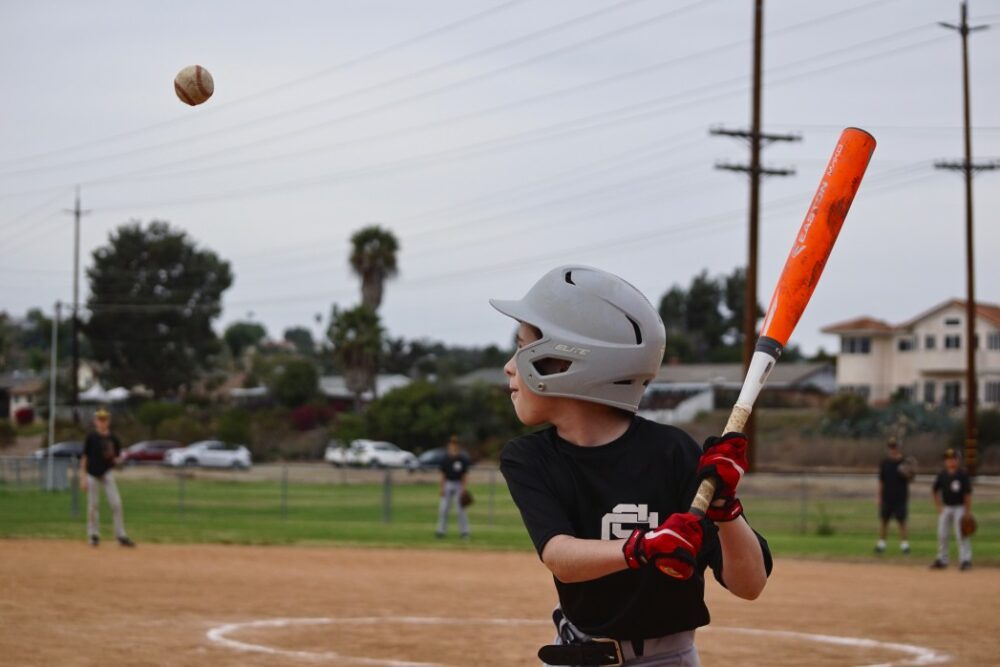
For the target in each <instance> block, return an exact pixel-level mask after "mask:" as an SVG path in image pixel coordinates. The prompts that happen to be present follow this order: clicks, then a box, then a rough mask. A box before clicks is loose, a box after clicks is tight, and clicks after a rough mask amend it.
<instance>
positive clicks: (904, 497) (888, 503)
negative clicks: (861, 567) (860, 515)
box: [875, 438, 915, 554]
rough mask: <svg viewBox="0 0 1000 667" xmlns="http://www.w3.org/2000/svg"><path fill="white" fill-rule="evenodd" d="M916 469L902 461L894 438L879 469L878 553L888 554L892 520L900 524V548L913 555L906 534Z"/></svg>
mask: <svg viewBox="0 0 1000 667" xmlns="http://www.w3.org/2000/svg"><path fill="white" fill-rule="evenodd" d="M914 472H915V471H914V470H913V467H912V465H911V464H909V463H907V462H905V461H904V460H903V453H902V452H901V451H899V444H898V443H897V442H896V439H895V438H889V441H888V442H887V443H886V455H885V458H884V459H882V461H881V463H879V466H878V511H879V530H878V542H876V543H875V553H877V554H881V553H884V552H885V536H886V532H887V531H888V528H889V520H890V519H895V520H896V521H897V522H898V523H899V540H900V542H899V548H900V550H901V551H902V552H903V554H909V553H910V542H909V539H908V535H907V531H906V516H907V505H908V504H909V502H910V482H911V481H912V480H913V473H914Z"/></svg>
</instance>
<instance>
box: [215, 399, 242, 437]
mask: <svg viewBox="0 0 1000 667" xmlns="http://www.w3.org/2000/svg"><path fill="white" fill-rule="evenodd" d="M215 434H216V436H218V438H219V439H220V440H222V441H224V442H229V443H233V444H237V445H246V444H249V443H250V413H249V412H247V411H246V410H243V409H241V408H234V409H232V410H227V411H226V412H224V413H223V414H222V416H221V417H219V422H218V424H217V425H216V427H215Z"/></svg>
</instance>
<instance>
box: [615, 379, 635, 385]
mask: <svg viewBox="0 0 1000 667" xmlns="http://www.w3.org/2000/svg"><path fill="white" fill-rule="evenodd" d="M615 384H623V385H626V386H628V385H630V384H632V381H631V380H616V381H615Z"/></svg>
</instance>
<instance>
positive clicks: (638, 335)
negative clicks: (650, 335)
mask: <svg viewBox="0 0 1000 667" xmlns="http://www.w3.org/2000/svg"><path fill="white" fill-rule="evenodd" d="M625 317H626V318H627V319H628V321H629V323H630V324H631V325H632V329H633V330H634V331H635V344H636V345H642V331H640V330H639V324H638V323H637V322H636V321H635V320H633V319H632V318H631V317H628V316H627V315H626V316H625Z"/></svg>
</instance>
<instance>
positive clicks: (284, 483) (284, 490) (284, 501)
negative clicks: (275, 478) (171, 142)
mask: <svg viewBox="0 0 1000 667" xmlns="http://www.w3.org/2000/svg"><path fill="white" fill-rule="evenodd" d="M281 518H282V519H287V518H288V464H287V463H283V464H282V465H281Z"/></svg>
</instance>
